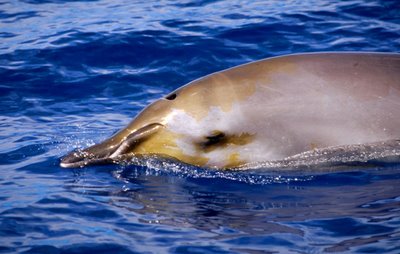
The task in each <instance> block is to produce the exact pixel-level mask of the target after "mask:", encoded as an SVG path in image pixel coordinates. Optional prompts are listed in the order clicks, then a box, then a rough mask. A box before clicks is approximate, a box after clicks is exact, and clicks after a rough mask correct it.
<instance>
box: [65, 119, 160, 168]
mask: <svg viewBox="0 0 400 254" xmlns="http://www.w3.org/2000/svg"><path fill="white" fill-rule="evenodd" d="M162 127H163V125H161V124H158V123H152V124H148V125H146V126H144V127H142V128H140V129H138V130H136V131H134V132H132V133H131V134H129V135H128V136H127V137H126V138H124V139H122V141H119V142H118V141H116V139H114V138H110V139H108V140H106V141H104V142H103V143H100V144H97V145H94V146H91V147H89V148H86V149H84V150H76V151H73V152H71V153H70V154H68V155H67V156H65V157H64V158H62V159H61V163H60V166H61V167H64V168H77V167H84V166H87V165H94V164H105V163H110V162H113V160H114V159H115V158H116V157H118V156H120V155H123V154H126V153H129V152H130V151H131V150H132V148H133V147H134V146H135V145H136V144H138V143H140V142H141V141H143V140H145V139H146V138H148V137H149V136H151V135H152V134H154V133H155V132H157V131H158V130H159V129H160V128H162Z"/></svg>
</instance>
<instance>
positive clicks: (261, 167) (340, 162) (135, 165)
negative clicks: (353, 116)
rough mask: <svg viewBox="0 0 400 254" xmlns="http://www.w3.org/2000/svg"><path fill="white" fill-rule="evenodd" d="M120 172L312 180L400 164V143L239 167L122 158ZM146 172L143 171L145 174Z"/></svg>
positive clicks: (326, 150) (332, 150) (267, 180)
mask: <svg viewBox="0 0 400 254" xmlns="http://www.w3.org/2000/svg"><path fill="white" fill-rule="evenodd" d="M113 162H114V163H116V164H119V165H121V168H120V172H124V174H128V175H131V176H134V175H135V174H139V173H138V170H144V172H145V174H148V175H176V176H179V177H183V178H210V179H215V178H220V179H226V180H232V181H238V182H244V183H249V184H273V183H290V182H297V181H309V180H312V179H313V178H314V176H315V175H318V174H326V173H335V172H345V171H359V170H360V169H377V168H378V169H379V168H382V167H386V166H388V165H391V164H399V163H400V140H390V141H384V142H377V143H370V144H358V145H347V146H337V147H329V148H324V149H315V150H312V151H307V152H304V153H300V154H297V155H294V156H291V157H288V158H285V159H283V160H279V161H264V162H259V163H249V164H246V165H244V166H242V167H239V168H233V169H225V170H221V169H216V168H200V167H196V166H193V165H189V164H185V163H182V162H180V161H177V160H174V159H173V158H166V157H163V156H159V155H151V156H136V157H133V158H132V157H127V156H120V157H119V158H117V159H116V160H113ZM142 172H143V171H142Z"/></svg>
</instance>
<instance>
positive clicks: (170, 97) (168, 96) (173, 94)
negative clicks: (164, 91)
mask: <svg viewBox="0 0 400 254" xmlns="http://www.w3.org/2000/svg"><path fill="white" fill-rule="evenodd" d="M165 99H167V100H169V101H173V100H175V99H176V93H172V94H170V95H167V97H165Z"/></svg>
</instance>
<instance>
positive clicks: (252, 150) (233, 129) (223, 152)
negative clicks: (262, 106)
mask: <svg viewBox="0 0 400 254" xmlns="http://www.w3.org/2000/svg"><path fill="white" fill-rule="evenodd" d="M244 108H247V107H245V106H244V105H241V104H240V103H236V104H235V105H233V107H232V110H231V111H229V112H224V111H222V110H221V109H220V108H219V107H210V110H209V113H208V115H207V116H206V117H205V118H203V119H201V120H200V121H197V120H196V119H195V118H194V117H192V116H190V115H189V114H187V113H186V112H185V111H184V110H180V109H174V110H173V112H172V114H171V117H170V118H169V119H168V122H167V124H166V128H167V130H169V131H171V132H174V133H177V134H179V135H181V136H182V138H180V139H178V140H176V143H177V145H178V147H179V148H180V149H181V150H182V151H183V152H184V153H185V154H186V155H190V156H202V157H205V158H207V159H208V160H209V162H208V163H207V166H214V167H223V166H225V165H227V164H228V163H229V157H230V156H231V155H232V154H237V155H239V160H241V161H246V162H250V161H260V160H265V158H268V157H271V155H272V152H271V150H270V149H268V145H267V144H266V142H264V141H265V139H262V140H257V137H255V140H254V142H251V143H249V144H246V145H243V146H238V145H229V146H227V147H224V148H223V149H218V148H217V149H215V150H212V151H210V152H207V153H202V154H198V153H199V151H198V150H197V149H196V146H195V144H196V143H199V142H202V141H204V139H205V137H207V136H209V135H211V134H212V133H213V131H222V132H224V133H225V134H227V135H241V134H243V133H247V134H251V135H256V136H257V135H258V132H259V130H258V129H259V128H258V126H257V125H255V124H254V121H249V115H248V113H247V112H246V111H247V110H246V111H243V109H244ZM246 113H247V114H246ZM253 114H254V113H253ZM264 125H265V123H264Z"/></svg>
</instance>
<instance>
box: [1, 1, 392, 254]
mask: <svg viewBox="0 0 400 254" xmlns="http://www.w3.org/2000/svg"><path fill="white" fill-rule="evenodd" d="M314 51H384V52H399V51H400V2H399V1H398V0H381V1H379V0H368V1H367V0H365V1H362V0H346V1H339V0H303V1H297V0H291V1H281V0H269V1H239V0H221V1H218V0H199V1H193V0H183V1H166V0H157V1H151V0H147V1H141V0H134V1H123V0H99V1H96V0H82V1H79V0H75V1H73V0H0V140H1V141H0V142H1V145H0V253H97V254H98V253H249V254H253V253H322V252H341V253H399V251H400V187H399V186H400V166H399V165H380V166H376V167H374V168H354V169H353V170H352V171H348V172H332V173H328V172H326V173H318V174H313V173H311V172H308V173H306V174H300V173H296V174H289V175H280V174H278V173H273V174H272V173H271V174H268V173H260V172H222V171H214V172H210V171H207V170H202V169H191V168H185V167H173V168H169V167H165V168H163V167H152V166H151V165H148V166H147V167H146V166H141V167H138V166H132V165H131V166H126V167H124V166H118V165H110V166H93V167H88V168H83V169H75V170H71V169H63V168H60V167H59V165H58V164H59V158H60V157H61V156H63V155H65V154H66V153H68V152H69V151H71V150H73V149H74V148H77V147H86V146H88V145H91V144H94V143H96V142H99V141H101V140H103V139H105V138H106V137H109V136H110V135H111V134H113V133H114V132H115V131H117V130H118V129H120V128H122V127H123V126H124V125H125V124H127V123H128V122H129V121H130V119H132V118H133V117H134V116H135V115H136V114H137V113H138V112H139V111H140V110H141V109H143V107H144V106H145V105H147V104H148V103H150V102H152V101H153V100H155V99H157V98H159V97H161V96H163V95H165V94H167V93H168V92H169V91H171V90H173V89H175V88H177V87H179V86H181V85H183V84H185V83H187V82H189V81H191V80H193V79H196V78H199V77H201V76H204V75H206V74H209V73H212V72H215V71H219V70H222V69H225V68H228V67H232V66H235V65H238V64H242V63H246V62H249V61H253V60H258V59H262V58H265V57H270V56H277V55H282V54H289V53H299V52H314Z"/></svg>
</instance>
